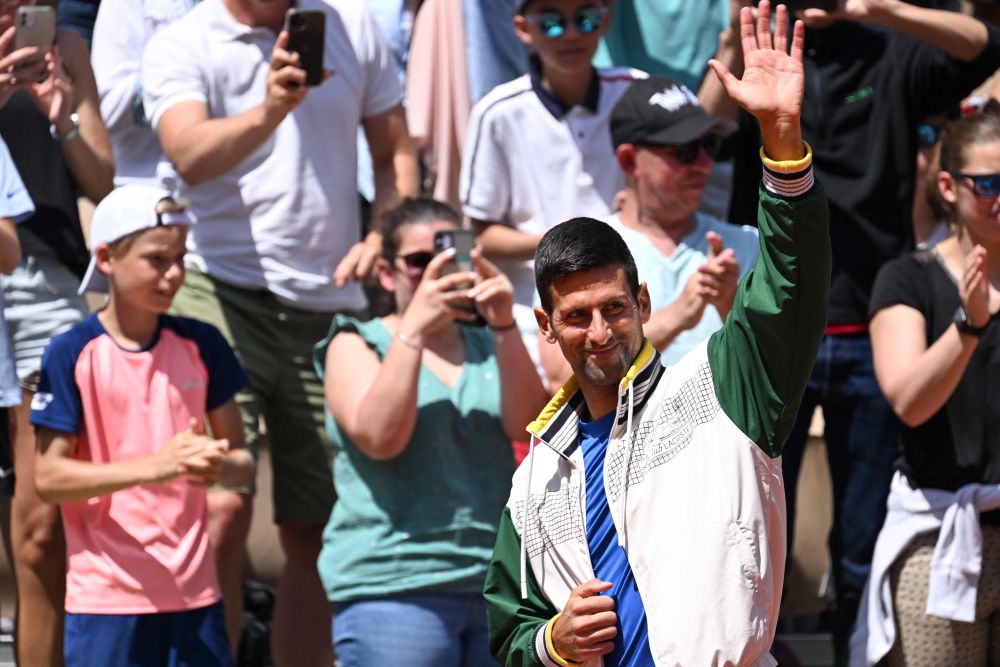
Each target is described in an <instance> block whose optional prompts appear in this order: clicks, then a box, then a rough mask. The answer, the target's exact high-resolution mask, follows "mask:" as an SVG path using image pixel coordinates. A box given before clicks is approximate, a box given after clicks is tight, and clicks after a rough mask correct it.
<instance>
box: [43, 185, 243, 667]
mask: <svg viewBox="0 0 1000 667" xmlns="http://www.w3.org/2000/svg"><path fill="white" fill-rule="evenodd" d="M190 224H191V219H190V218H189V217H188V216H187V214H186V213H185V212H184V209H183V207H182V206H180V205H178V204H177V203H176V202H174V201H173V200H172V199H171V198H170V197H169V194H168V193H167V192H166V191H164V190H160V189H158V188H154V187H149V186H144V185H127V186H124V187H121V188H119V189H117V190H115V191H114V192H112V193H111V194H110V195H108V197H107V198H105V199H104V200H103V201H102V202H101V204H100V205H99V206H98V207H97V210H96V211H95V213H94V219H93V223H92V228H91V243H92V247H93V255H92V257H91V260H90V267H89V268H88V270H87V274H86V276H84V279H83V283H82V284H81V286H80V291H81V293H82V292H83V291H85V290H92V291H107V292H109V293H110V297H109V299H108V302H107V305H106V306H105V307H104V308H103V309H101V310H100V311H98V312H97V313H95V314H93V315H91V316H90V317H88V318H87V319H85V320H83V321H82V322H80V323H79V324H77V325H76V326H74V327H73V328H72V329H70V330H69V331H67V332H66V333H64V334H62V335H60V336H57V337H56V338H54V339H53V340H52V342H51V343H50V344H49V347H48V349H46V351H45V355H44V357H43V359H42V375H41V379H40V381H39V386H38V392H37V394H36V395H35V398H34V401H33V402H32V406H31V407H32V411H31V422H32V423H33V424H34V425H35V426H36V429H37V439H38V454H37V460H36V464H35V483H36V485H37V487H38V492H39V494H40V495H41V496H42V498H43V499H44V500H46V501H48V502H58V503H59V505H60V508H61V510H62V515H63V527H64V530H65V532H66V546H67V560H68V566H67V574H66V612H67V613H66V634H65V643H64V651H65V656H66V665H67V666H68V667H74V666H76V665H81V666H82V665H104V666H110V667H117V666H119V665H120V666H122V667H125V666H129V667H131V666H133V665H135V666H139V665H142V666H146V665H150V666H152V665H156V666H158V667H160V666H163V667H166V666H170V667H173V666H175V665H176V666H180V665H198V666H199V667H200V666H201V665H227V666H228V665H231V664H232V658H231V652H230V648H229V644H228V641H227V639H226V633H225V628H224V623H223V613H222V602H221V596H220V593H219V585H218V582H217V580H216V572H215V565H214V562H213V559H212V554H211V550H210V546H209V543H208V535H207V533H206V530H205V513H206V505H205V487H207V486H209V485H212V484H216V483H218V484H221V485H223V486H241V485H244V484H246V483H248V482H249V481H250V478H251V475H252V470H253V462H252V460H251V458H250V456H249V455H248V454H247V452H246V451H245V450H244V449H243V447H242V445H243V427H242V423H241V421H240V415H239V411H238V410H237V408H236V403H235V401H234V400H233V396H234V394H235V393H236V392H237V391H238V390H239V389H241V388H243V387H244V386H245V385H246V384H247V382H248V381H247V377H246V375H245V374H244V372H243V369H242V368H241V367H240V365H239V363H238V362H237V360H236V357H235V356H234V354H233V352H232V350H231V349H230V348H229V346H228V345H227V343H226V342H225V340H224V339H223V337H222V335H221V334H220V333H219V331H218V330H216V329H215V328H214V327H212V326H211V325H208V324H205V323H203V322H198V321H196V320H191V319H187V318H181V317H173V316H170V315H167V314H166V311H167V309H168V308H169V307H170V304H171V302H172V300H173V297H174V294H176V292H177V290H178V289H180V287H181V284H182V283H183V281H184V263H183V261H184V250H185V241H186V238H187V231H188V227H189V226H190ZM206 419H207V422H208V424H209V425H210V426H211V432H212V434H213V436H209V435H207V434H206V426H205V422H206Z"/></svg>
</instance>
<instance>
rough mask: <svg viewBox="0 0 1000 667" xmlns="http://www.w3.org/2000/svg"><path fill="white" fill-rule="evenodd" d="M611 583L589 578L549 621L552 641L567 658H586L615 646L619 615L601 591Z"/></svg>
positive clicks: (595, 656) (611, 602) (606, 651)
mask: <svg viewBox="0 0 1000 667" xmlns="http://www.w3.org/2000/svg"><path fill="white" fill-rule="evenodd" d="M610 588H611V583H609V582H607V581H601V580H600V579H591V580H590V581H588V582H587V583H585V584H580V585H579V586H577V587H576V588H574V589H573V591H572V592H571V593H570V594H569V600H567V602H566V606H565V607H564V608H563V611H562V614H561V615H560V616H559V618H558V619H557V620H556V622H555V623H554V624H553V625H552V644H553V645H554V646H555V649H556V652H557V653H558V654H559V655H560V656H562V657H563V658H564V659H566V660H572V661H574V662H586V661H587V660H590V659H592V658H597V657H600V656H602V655H607V654H608V653H611V651H613V650H614V648H615V645H614V639H615V637H616V636H617V634H618V629H617V628H616V627H615V626H616V625H617V624H618V615H617V614H616V613H615V601H614V599H612V598H610V597H608V596H607V595H601V593H603V592H604V591H606V590H609V589H610Z"/></svg>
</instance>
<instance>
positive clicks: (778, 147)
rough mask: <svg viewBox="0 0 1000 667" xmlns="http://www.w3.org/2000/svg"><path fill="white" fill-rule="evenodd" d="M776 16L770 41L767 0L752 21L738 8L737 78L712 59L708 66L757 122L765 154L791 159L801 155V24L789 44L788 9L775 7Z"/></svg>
mask: <svg viewBox="0 0 1000 667" xmlns="http://www.w3.org/2000/svg"><path fill="white" fill-rule="evenodd" d="M776 14H777V19H776V21H775V30H774V36H773V39H772V35H771V5H770V2H768V0H761V3H760V4H759V5H758V7H757V17H756V20H755V19H754V16H753V12H752V11H751V10H750V8H748V7H743V8H742V9H741V10H740V43H741V45H742V47H743V78H742V79H738V78H736V76H735V75H733V73H732V72H731V71H730V70H729V68H728V67H726V66H725V65H724V64H723V63H721V62H719V61H718V60H715V59H712V60H710V61H708V64H709V66H710V67H711V68H712V70H713V71H714V72H715V74H716V75H717V76H718V77H719V80H720V81H721V82H722V85H723V87H724V88H725V89H726V93H727V94H728V95H729V96H730V97H731V98H732V99H733V101H734V102H736V103H737V104H739V105H740V106H741V107H743V108H744V109H746V110H747V111H748V112H749V113H750V114H752V115H753V116H754V117H755V118H756V119H757V122H758V123H759V124H760V130H761V134H762V135H763V138H764V150H765V152H767V154H768V156H769V157H771V158H772V159H774V160H796V159H800V158H802V157H803V156H804V155H805V150H804V147H803V144H802V134H801V129H800V127H799V117H800V116H801V113H802V95H803V92H804V90H805V75H804V73H803V68H802V49H803V44H804V42H805V26H804V25H803V24H802V22H801V21H796V22H795V25H794V28H793V29H792V35H791V42H789V35H788V9H787V8H786V7H785V6H784V5H778V8H777V12H776Z"/></svg>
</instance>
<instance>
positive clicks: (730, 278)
mask: <svg viewBox="0 0 1000 667" xmlns="http://www.w3.org/2000/svg"><path fill="white" fill-rule="evenodd" d="M705 240H706V241H708V248H709V251H708V259H707V260H706V261H705V263H704V264H703V265H701V266H700V267H698V273H697V274H696V275H697V276H698V285H699V292H698V294H699V296H700V297H701V298H703V299H704V300H705V301H707V302H708V303H710V304H712V305H713V306H715V309H716V310H717V311H719V317H721V318H722V319H723V320H725V319H726V317H727V316H728V315H729V311H730V310H732V308H733V299H735V298H736V287H737V285H738V284H739V281H740V263H739V262H738V261H736V253H735V252H734V251H733V249H732V248H725V247H723V245H722V237H721V236H719V235H718V234H716V233H715V232H708V233H707V234H706V235H705Z"/></svg>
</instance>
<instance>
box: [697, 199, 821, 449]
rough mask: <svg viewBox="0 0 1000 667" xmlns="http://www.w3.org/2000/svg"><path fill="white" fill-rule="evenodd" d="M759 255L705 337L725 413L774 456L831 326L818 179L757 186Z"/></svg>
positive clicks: (797, 407) (715, 382)
mask: <svg viewBox="0 0 1000 667" xmlns="http://www.w3.org/2000/svg"><path fill="white" fill-rule="evenodd" d="M757 221H758V225H759V227H760V246H761V249H760V257H759V258H758V259H757V263H756V264H755V265H754V268H753V269H751V270H750V271H749V272H748V273H747V275H745V276H744V277H743V280H742V281H741V283H740V285H739V288H738V289H737V292H736V300H735V302H734V304H733V309H732V311H731V312H730V315H729V318H728V319H727V320H726V323H725V325H724V326H723V327H722V329H720V330H719V331H717V332H716V333H715V334H713V335H712V337H711V338H710V339H709V342H708V358H709V363H710V364H711V367H712V375H713V382H714V384H715V393H716V395H717V396H718V399H719V404H720V405H721V406H722V409H723V410H724V411H725V413H726V415H727V416H728V417H729V418H730V419H731V420H732V421H733V423H734V424H736V426H738V427H739V428H740V430H742V431H743V433H745V434H746V435H747V437H749V438H750V439H751V440H753V441H754V442H755V443H756V444H757V446H758V447H760V448H761V449H763V450H764V451H765V452H767V454H768V455H769V456H772V457H776V456H779V455H780V454H781V448H782V447H783V446H784V444H785V439H786V438H787V437H788V434H789V433H790V432H791V429H792V426H793V424H794V423H795V418H796V415H797V413H798V409H799V404H800V402H801V401H802V394H803V392H804V391H805V386H806V381H807V380H808V379H809V375H810V373H811V372H812V367H813V363H814V362H815V360H816V352H817V351H818V350H819V344H820V341H821V340H822V338H823V331H824V329H825V327H826V310H827V297H828V295H829V292H830V273H831V266H832V259H831V250H830V233H829V209H828V208H827V203H826V197H825V195H824V194H823V191H822V189H821V188H820V186H819V184H818V183H817V184H815V185H814V186H813V187H812V188H811V189H810V190H809V191H808V192H806V193H804V194H802V195H801V196H798V197H791V198H786V197H781V196H778V195H774V194H772V193H770V192H768V191H767V190H766V189H765V188H764V187H763V186H762V187H761V190H760V206H759V208H758V212H757Z"/></svg>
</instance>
